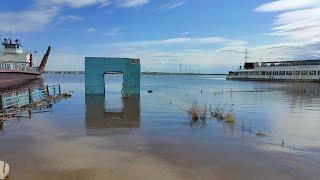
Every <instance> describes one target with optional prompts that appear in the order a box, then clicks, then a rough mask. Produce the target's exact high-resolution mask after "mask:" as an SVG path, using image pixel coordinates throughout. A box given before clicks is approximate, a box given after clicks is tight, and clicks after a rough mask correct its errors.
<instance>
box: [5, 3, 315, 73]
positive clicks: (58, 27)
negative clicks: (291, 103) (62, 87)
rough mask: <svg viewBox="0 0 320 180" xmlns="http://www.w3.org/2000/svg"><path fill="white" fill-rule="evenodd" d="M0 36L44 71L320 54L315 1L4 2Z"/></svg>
mask: <svg viewBox="0 0 320 180" xmlns="http://www.w3.org/2000/svg"><path fill="white" fill-rule="evenodd" d="M0 35H1V38H5V37H10V38H12V39H15V38H19V39H21V41H22V44H23V46H24V49H25V50H26V51H32V52H33V51H37V53H36V55H35V57H36V59H37V61H36V62H37V63H39V61H40V59H41V58H42V56H43V54H44V53H45V51H46V49H47V47H48V45H51V46H52V51H51V55H50V59H49V62H48V65H47V67H46V70H49V71H50V70H67V71H68V70H70V71H73V70H84V57H87V56H94V57H100V56H101V57H128V58H139V59H141V66H142V71H158V72H160V71H161V72H185V71H186V72H201V73H226V72H227V71H229V70H234V69H236V68H238V67H239V65H240V64H241V63H244V61H245V59H244V56H245V51H246V49H248V56H249V58H248V61H266V60H267V61H279V60H296V59H319V58H320V0H223V1H222V0H1V1H0Z"/></svg>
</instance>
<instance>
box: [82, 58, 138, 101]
mask: <svg viewBox="0 0 320 180" xmlns="http://www.w3.org/2000/svg"><path fill="white" fill-rule="evenodd" d="M108 72H121V73H123V84H122V94H123V96H133V95H134V96H139V95H140V60H139V59H131V58H106V57H86V58H85V89H86V94H105V84H104V74H105V73H108Z"/></svg>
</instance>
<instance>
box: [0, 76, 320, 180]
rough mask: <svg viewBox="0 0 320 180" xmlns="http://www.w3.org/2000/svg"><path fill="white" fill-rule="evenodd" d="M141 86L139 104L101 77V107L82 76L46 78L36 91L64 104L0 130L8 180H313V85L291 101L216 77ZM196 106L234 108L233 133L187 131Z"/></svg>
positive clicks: (318, 97) (319, 103) (151, 80)
mask: <svg viewBox="0 0 320 180" xmlns="http://www.w3.org/2000/svg"><path fill="white" fill-rule="evenodd" d="M141 80H142V83H141V96H140V98H122V97H121V83H122V76H121V75H107V76H106V83H107V84H106V91H107V94H106V96H105V97H104V96H94V95H87V96H86V95H85V93H84V76H83V75H45V76H44V82H43V83H44V85H52V84H58V83H60V84H61V86H62V91H64V92H70V93H72V97H71V98H70V99H68V100H64V101H61V102H59V103H56V104H54V105H53V106H52V108H50V109H46V110H39V111H35V112H33V113H32V115H31V118H28V117H27V115H26V116H25V117H24V116H22V117H20V118H14V119H11V120H10V121H7V122H6V123H5V124H4V127H3V129H2V130H1V131H0V142H1V143H0V160H3V161H6V162H8V163H9V164H10V178H9V179H10V180H12V179H25V180H26V179H27V180H29V179H30V180H31V179H32V180H34V179H46V180H50V179H68V180H70V179H90V180H95V179H110V180H113V179H118V180H127V179H130V180H136V179H137V180H140V179H152V180H153V179H154V180H157V179H159V180H164V179H201V180H203V179H210V180H211V179H319V177H320V172H319V169H320V93H319V92H318V91H317V90H315V91H314V88H315V89H317V88H318V86H320V85H318V84H312V88H313V90H312V91H309V90H302V91H299V92H296V91H295V90H294V88H295V87H296V85H295V84H293V83H274V82H273V83H268V82H238V81H226V80H225V77H223V76H173V75H167V76H166V75H161V76H155V75H143V76H142V79H141ZM41 86H43V84H42V85H41ZM298 89H299V90H300V89H301V88H300V85H299V88H298ZM319 89H320V87H319ZM148 90H153V93H148V92H147V91H148ZM194 102H197V104H198V106H207V107H210V106H212V107H213V108H214V107H216V106H221V105H225V104H227V105H231V104H232V105H233V109H234V113H235V117H236V123H235V124H226V123H224V122H221V121H217V120H215V119H214V118H209V117H208V118H207V119H206V120H205V121H202V120H199V121H197V122H193V121H191V118H190V117H189V116H188V113H187V110H188V109H189V108H190V106H191V104H192V103H194ZM258 132H261V133H263V134H265V135H266V136H265V137H258V136H257V135H256V134H257V133H258Z"/></svg>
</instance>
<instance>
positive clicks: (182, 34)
mask: <svg viewBox="0 0 320 180" xmlns="http://www.w3.org/2000/svg"><path fill="white" fill-rule="evenodd" d="M190 34H191V32H188V31H186V32H183V33H181V34H180V35H181V36H187V35H190Z"/></svg>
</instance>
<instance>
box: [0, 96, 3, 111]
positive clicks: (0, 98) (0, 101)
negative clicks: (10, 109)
mask: <svg viewBox="0 0 320 180" xmlns="http://www.w3.org/2000/svg"><path fill="white" fill-rule="evenodd" d="M2 102H3V100H2V95H1V94H0V108H1V110H3V103H2Z"/></svg>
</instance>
